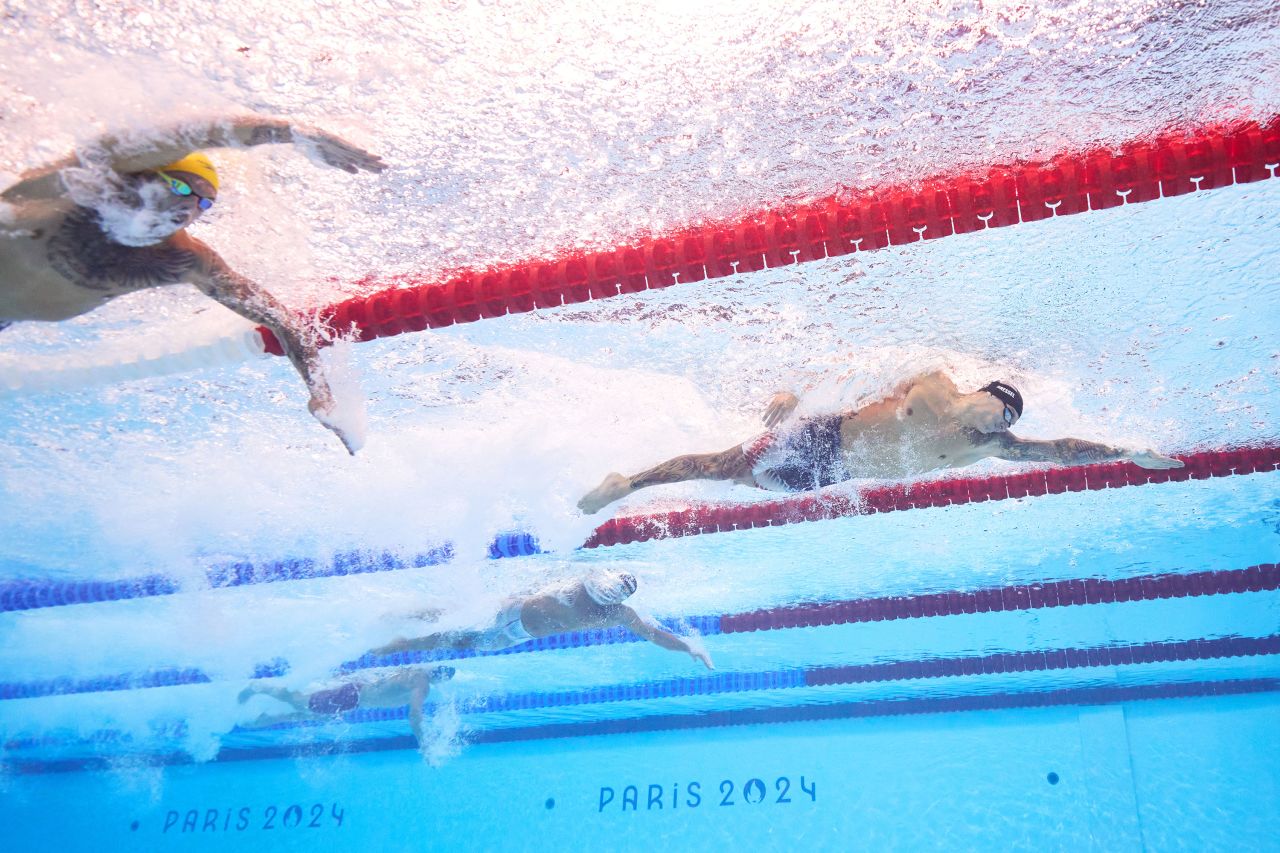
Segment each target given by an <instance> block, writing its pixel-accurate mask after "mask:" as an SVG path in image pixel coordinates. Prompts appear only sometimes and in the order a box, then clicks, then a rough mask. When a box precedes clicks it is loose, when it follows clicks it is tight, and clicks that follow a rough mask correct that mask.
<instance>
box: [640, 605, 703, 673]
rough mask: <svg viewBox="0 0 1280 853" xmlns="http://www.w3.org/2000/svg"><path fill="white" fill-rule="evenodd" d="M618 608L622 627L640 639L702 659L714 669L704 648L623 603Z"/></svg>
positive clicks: (698, 659) (695, 658)
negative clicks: (621, 617) (620, 613)
mask: <svg viewBox="0 0 1280 853" xmlns="http://www.w3.org/2000/svg"><path fill="white" fill-rule="evenodd" d="M618 609H619V610H621V611H622V614H623V619H622V620H621V621H620V623H619V624H621V625H622V626H623V627H625V628H627V629H629V630H630V631H631V632H632V633H633V634H635V635H636V636H637V637H640V638H641V639H644V640H648V641H649V642H651V643H653V644H655V645H658V646H662V648H664V649H670V650H671V651H673V652H684V653H685V654H687V655H689V656H690V657H692V658H693V659H694V660H697V661H702V664H703V666H705V667H706V668H707V669H715V668H716V667H715V664H713V663H712V662H711V655H709V654H707V653H706V651H705V650H703V649H701V648H697V647H695V646H694V645H692V644H691V643H690V642H689V641H688V640H686V639H684V638H683V637H677V636H676V635H675V634H672V633H671V632H670V631H665V630H663V629H662V628H659V627H658V626H657V625H655V624H654V623H653V622H652V621H650V620H648V619H646V618H644V617H643V616H641V615H640V614H639V613H636V612H635V611H634V610H632V609H631V608H630V607H627V606H626V605H625V604H624V605H621V606H620V607H619V608H618Z"/></svg>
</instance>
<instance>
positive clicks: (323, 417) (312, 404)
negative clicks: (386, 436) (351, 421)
mask: <svg viewBox="0 0 1280 853" xmlns="http://www.w3.org/2000/svg"><path fill="white" fill-rule="evenodd" d="M335 409H336V406H334V403H333V398H332V397H328V398H323V397H317V396H315V395H312V397H311V399H310V400H309V401H307V410H308V411H310V412H311V415H312V417H314V418H315V419H316V420H318V421H319V422H320V423H322V424H324V425H325V428H327V429H328V430H329V431H330V432H332V433H333V434H334V435H336V436H337V437H338V438H339V439H340V440H341V441H342V446H343V447H345V448H347V452H348V453H350V454H351V455H352V456H355V455H356V451H357V450H359V449H360V448H361V447H363V446H364V442H363V441H362V440H361V439H360V437H359V436H357V435H355V434H353V433H351V432H348V431H347V430H346V429H344V428H343V427H341V426H339V425H338V423H337V421H336V419H335V417H334V410H335Z"/></svg>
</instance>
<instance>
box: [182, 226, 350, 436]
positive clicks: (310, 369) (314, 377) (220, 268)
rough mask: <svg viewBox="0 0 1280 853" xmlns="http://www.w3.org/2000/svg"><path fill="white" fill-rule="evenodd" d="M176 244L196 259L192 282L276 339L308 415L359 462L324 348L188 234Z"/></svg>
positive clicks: (262, 291) (259, 289) (276, 302)
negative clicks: (337, 418) (302, 391)
mask: <svg viewBox="0 0 1280 853" xmlns="http://www.w3.org/2000/svg"><path fill="white" fill-rule="evenodd" d="M173 240H174V242H175V243H176V244H177V245H178V246H179V247H180V248H182V249H185V250H186V251H189V252H191V254H193V255H194V256H195V257H196V267H195V270H194V271H193V272H192V273H191V274H190V275H189V277H188V280H189V281H190V283H191V284H194V285H195V286H196V287H198V288H200V290H201V291H203V292H204V293H205V294H206V295H207V296H209V297H211V298H213V299H215V300H216V301H218V302H220V303H222V304H223V305H225V306H227V307H228V308H230V309H231V310H232V311H234V312H236V313H237V314H239V315H240V316H241V317H244V318H245V319H247V320H251V321H253V322H254V323H261V324H262V325H264V326H266V327H267V328H268V329H270V330H271V331H272V332H274V333H275V336H276V338H277V339H278V340H279V341H280V343H281V344H283V345H284V350H285V353H286V354H287V355H288V356H289V361H291V362H293V366H294V368H295V369H297V371H298V374H299V375H300V376H301V377H302V381H303V382H304V383H306V386H307V390H308V391H309V392H310V393H311V399H310V401H309V402H308V403H307V408H308V410H309V411H310V412H311V414H312V415H314V416H315V418H316V420H318V421H320V423H322V424H324V425H325V426H326V427H327V428H328V429H330V430H331V431H332V432H333V433H334V434H335V435H337V436H338V438H340V439H341V440H342V443H343V445H344V446H345V447H346V448H347V452H348V453H350V454H352V455H353V456H354V455H355V452H356V450H358V449H359V448H358V447H357V446H354V445H353V444H352V438H351V437H349V436H348V435H346V434H345V432H344V431H343V430H342V429H340V428H339V427H337V426H336V425H335V424H333V423H332V422H331V416H332V414H333V410H334V399H333V392H332V390H330V388H329V382H328V380H327V379H326V378H325V375H324V369H323V366H322V365H321V363H320V351H319V348H318V347H317V346H316V344H315V343H314V342H311V341H308V340H307V339H306V338H305V337H304V336H303V334H302V332H301V329H300V328H299V324H298V321H297V319H296V318H295V317H293V316H292V315H291V314H290V313H289V310H288V309H287V308H285V306H284V305H283V304H281V303H280V301H279V300H277V299H276V298H275V297H274V296H272V295H271V294H270V293H268V292H267V291H266V290H265V289H263V288H262V286H261V285H259V284H258V283H257V282H254V281H252V280H250V279H248V278H245V277H244V276H242V275H240V273H238V272H236V271H235V270H233V269H232V268H231V267H230V266H228V265H227V262H226V261H224V260H223V259H222V258H221V257H220V256H219V255H218V253H217V252H215V251H214V250H213V249H211V248H209V246H207V245H205V244H204V243H202V242H200V241H199V240H197V239H195V238H194V237H191V236H190V235H187V234H180V235H176V236H175V237H174V238H173Z"/></svg>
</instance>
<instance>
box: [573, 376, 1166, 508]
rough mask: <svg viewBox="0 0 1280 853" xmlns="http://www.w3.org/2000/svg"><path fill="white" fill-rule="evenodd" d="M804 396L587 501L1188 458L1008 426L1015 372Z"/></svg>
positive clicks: (1015, 406)
mask: <svg viewBox="0 0 1280 853" xmlns="http://www.w3.org/2000/svg"><path fill="white" fill-rule="evenodd" d="M798 403H799V400H798V399H797V398H796V396H795V395H794V394H791V393H789V392H782V393H779V394H776V395H774V397H773V399H772V400H770V401H769V404H768V406H767V407H766V408H765V412H764V418H763V420H764V424H765V426H766V427H769V431H768V432H766V433H764V434H763V435H761V436H759V437H757V438H754V439H752V440H751V441H748V442H744V443H743V444H738V445H735V446H733V447H731V448H729V449H728V450H726V451H724V452H722V453H700V454H691V455H688V456H677V457H676V458H674V459H670V460H668V461H666V462H663V463H662V464H660V465H655V466H654V467H652V468H650V469H649V470H647V471H642V472H641V473H639V474H634V475H632V476H630V477H624V476H623V475H621V474H616V473H615V474H610V475H609V476H607V477H605V479H604V482H602V483H601V484H600V485H599V486H597V487H596V488H595V489H594V490H592V491H591V492H589V493H588V494H587V495H586V496H585V497H583V498H582V500H580V501H578V508H579V509H580V510H582V511H583V512H584V513H588V514H590V513H594V512H599V511H600V510H601V509H603V508H604V507H606V506H608V505H609V504H611V503H613V502H614V501H616V500H620V499H622V498H625V497H627V496H628V495H631V494H634V493H635V492H637V491H639V490H640V489H645V488H648V487H650V486H657V485H661V484H664V483H683V482H686V481H689V480H731V481H733V482H735V483H739V484H742V485H747V486H757V487H759V488H762V489H769V490H772V491H777V492H806V491H812V490H816V489H820V488H823V487H824V486H830V485H832V484H834V483H839V482H843V481H844V480H850V479H853V478H854V477H861V478H870V479H877V480H900V479H905V478H908V477H915V476H918V475H920V474H924V473H927V472H930V471H937V470H940V469H945V468H963V467H965V466H966V465H972V464H974V463H975V462H978V461H980V460H982V459H987V458H989V457H995V458H997V459H1007V460H1010V461H1013V462H1053V463H1056V464H1059V465H1081V464H1085V463H1090V462H1112V461H1118V460H1128V461H1130V462H1133V463H1134V464H1135V465H1139V466H1141V467H1143V468H1153V469H1159V468H1181V467H1182V462H1180V461H1178V460H1177V459H1172V458H1170V457H1168V456H1161V455H1160V454H1159V453H1156V452H1154V451H1151V450H1135V449H1131V448H1124V447H1111V446H1108V445H1105V444H1097V443H1095V442H1092V441H1084V440H1082V439H1078V438H1059V439H1056V440H1053V441H1037V440H1033V439H1026V438H1018V437H1017V436H1015V435H1014V434H1013V433H1011V432H1009V429H1010V428H1011V427H1012V426H1013V425H1014V424H1015V423H1017V422H1018V419H1019V418H1021V417H1022V394H1020V393H1019V392H1018V390H1017V389H1016V388H1014V387H1013V386H1012V385H1009V384H1008V383H1006V382H991V383H990V384H988V385H986V386H984V387H982V388H980V389H979V390H977V391H973V392H971V393H968V394H962V393H960V391H959V390H958V389H957V388H956V386H955V384H954V383H953V382H952V381H951V379H950V378H949V377H947V376H946V375H945V374H942V373H936V372H935V373H928V374H924V375H922V376H918V377H916V378H914V379H912V380H910V381H908V382H906V383H904V384H903V385H901V386H899V387H898V388H897V389H896V390H895V391H894V392H893V393H892V394H891V395H890V396H889V397H887V398H885V399H883V400H880V401H878V402H875V403H872V404H870V405H868V406H865V407H863V408H861V409H859V410H857V411H846V412H839V413H836V414H832V415H822V416H816V417H810V418H799V419H797V420H795V421H794V422H792V423H785V424H784V421H786V420H787V418H788V417H789V416H790V415H791V413H792V412H793V411H794V410H795V408H796V405H797V404H798Z"/></svg>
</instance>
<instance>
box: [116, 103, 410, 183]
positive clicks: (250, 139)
mask: <svg viewBox="0 0 1280 853" xmlns="http://www.w3.org/2000/svg"><path fill="white" fill-rule="evenodd" d="M284 143H293V144H296V145H300V146H303V147H304V148H307V149H310V152H314V153H315V155H316V156H317V157H319V158H320V160H322V161H323V162H325V163H327V164H328V165H330V166H333V167H334V168H336V169H342V170H343V171H345V172H350V173H351V174H353V175H354V174H355V173H357V172H359V171H360V170H362V169H363V170H364V171H368V172H381V171H382V170H383V169H385V168H386V164H384V163H383V162H382V160H381V159H380V158H379V157H378V156H377V155H375V154H370V153H369V152H368V151H365V150H364V149H363V148H360V147H359V146H356V145H353V144H351V143H350V142H347V141H346V140H344V139H341V138H340V137H338V136H335V135H334V134H332V133H328V132H326V131H323V130H318V129H316V128H312V127H307V126H305V125H299V124H294V123H293V122H289V121H286V120H284V119H276V118H267V117H265V116H237V117H234V118H227V119H207V120H197V121H191V122H184V123H181V124H177V125H174V126H172V127H169V128H165V129H161V130H157V131H154V132H152V133H151V134H150V135H148V136H147V137H145V138H144V139H142V140H137V141H135V140H122V139H120V138H118V137H115V136H106V137H103V138H102V139H100V140H99V141H98V146H97V147H98V148H99V149H100V150H102V151H104V152H105V153H106V154H107V156H108V158H109V160H110V163H111V166H112V168H114V169H115V170H116V171H118V172H145V171H147V170H148V169H158V168H160V167H161V166H164V165H167V164H169V163H172V162H174V161H175V160H180V159H182V158H183V157H185V156H186V155H187V154H190V153H191V152H192V151H200V150H203V149H206V148H250V147H253V146H255V145H279V144H284ZM310 152H308V153H310Z"/></svg>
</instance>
